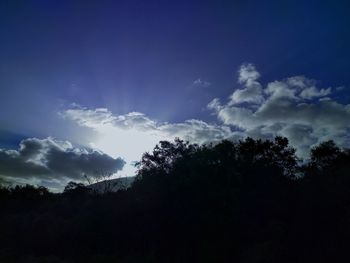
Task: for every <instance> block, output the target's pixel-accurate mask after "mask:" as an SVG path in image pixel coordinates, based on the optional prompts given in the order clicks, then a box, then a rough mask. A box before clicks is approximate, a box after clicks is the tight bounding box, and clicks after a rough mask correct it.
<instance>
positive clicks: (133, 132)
mask: <svg viewBox="0 0 350 263" xmlns="http://www.w3.org/2000/svg"><path fill="white" fill-rule="evenodd" d="M61 116H63V117H65V118H68V119H70V120H73V121H75V122H77V123H78V124H79V125H81V126H84V127H87V128H91V129H93V130H94V131H96V132H97V133H98V136H97V138H94V139H93V141H92V144H91V145H93V146H94V147H96V148H97V149H100V150H102V151H103V152H106V153H107V154H110V155H111V156H122V157H123V158H124V159H125V160H126V161H127V162H129V163H132V162H134V161H138V160H140V158H141V156H142V154H143V153H144V152H146V151H151V150H152V149H153V147H154V146H155V145H156V144H157V143H158V142H159V141H160V140H173V139H174V138H176V137H179V138H182V139H184V140H188V141H190V142H192V143H199V144H202V143H207V142H213V141H219V140H222V139H224V138H228V137H230V136H232V131H231V129H230V128H229V127H228V126H226V125H215V124H209V123H206V122H204V121H201V120H194V119H192V120H186V121H184V122H181V123H166V122H165V123H164V122H158V121H156V120H152V119H151V118H149V117H147V116H146V115H145V114H143V113H139V112H131V113H128V114H124V115H114V114H113V113H112V112H110V111H109V110H107V109H88V108H84V107H74V108H71V109H68V110H66V111H64V112H61ZM123 172H124V173H125V175H126V176H127V175H132V174H133V173H134V172H135V169H134V168H132V167H130V166H127V167H126V169H124V170H123Z"/></svg>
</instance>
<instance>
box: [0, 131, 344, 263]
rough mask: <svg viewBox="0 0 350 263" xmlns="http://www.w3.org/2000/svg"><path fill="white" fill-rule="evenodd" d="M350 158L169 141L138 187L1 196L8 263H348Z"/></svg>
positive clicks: (322, 150) (19, 190)
mask: <svg viewBox="0 0 350 263" xmlns="http://www.w3.org/2000/svg"><path fill="white" fill-rule="evenodd" d="M349 175H350V152H349V150H346V149H340V148H339V147H337V146H336V145H335V144H334V142H331V141H329V142H324V143H321V144H320V145H318V146H316V147H315V148H313V149H311V153H310V160H309V161H308V162H301V160H299V159H298V158H297V156H296V155H295V150H294V149H293V148H292V147H290V146H289V145H288V140H287V139H286V138H282V137H276V138H275V140H274V141H270V140H254V139H252V138H247V139H245V140H242V141H238V142H232V141H228V140H224V141H221V142H219V143H216V144H208V145H196V144H190V143H188V142H184V141H182V140H180V139H176V140H175V141H174V142H168V141H162V142H160V143H159V144H158V145H157V146H156V147H155V148H154V149H153V151H152V152H150V153H145V154H144V155H143V156H142V158H141V160H140V162H139V163H138V173H137V176H136V179H135V181H134V183H133V185H132V187H130V188H128V189H123V190H120V191H118V192H115V193H110V192H108V193H102V194H98V193H95V192H93V191H91V190H89V189H88V188H86V187H85V186H84V185H83V184H80V183H76V182H70V183H69V184H68V185H67V186H66V188H65V190H64V192H63V193H61V194H53V193H50V192H49V191H48V190H47V189H46V188H43V187H33V186H28V185H27V186H16V187H14V188H7V187H0V209H1V216H0V225H1V226H2V227H1V235H0V262H30V260H32V261H33V262H232V261H236V262H308V263H309V262H340V261H344V260H345V261H346V259H348V258H349V256H348V253H347V250H348V249H347V247H348V243H349V241H350V224H349V222H350V179H349V178H350V177H349Z"/></svg>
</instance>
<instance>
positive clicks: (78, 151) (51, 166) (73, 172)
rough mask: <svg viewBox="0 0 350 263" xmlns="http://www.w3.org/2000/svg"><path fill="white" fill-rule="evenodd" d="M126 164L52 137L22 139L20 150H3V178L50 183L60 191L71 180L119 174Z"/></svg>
mask: <svg viewBox="0 0 350 263" xmlns="http://www.w3.org/2000/svg"><path fill="white" fill-rule="evenodd" d="M124 163H125V162H124V161H123V160H122V159H121V158H116V159H114V158H112V157H110V156H108V155H107V154H104V153H102V152H100V151H95V150H91V149H85V148H76V147H73V146H72V144H71V143H70V142H68V141H58V140H55V139H53V138H50V137H49V138H46V139H37V138H28V139H25V140H22V141H21V143H20V145H19V149H17V150H5V149H0V175H2V176H3V177H4V178H5V180H6V181H9V182H11V181H14V182H22V183H37V184H41V185H48V184H49V185H50V186H51V187H52V188H61V187H62V186H63V185H64V184H65V183H66V182H68V181H69V180H76V181H79V180H82V179H83V175H88V176H92V177H98V176H100V175H101V172H105V173H107V172H108V173H116V172H118V171H120V170H121V169H122V168H123V166H124Z"/></svg>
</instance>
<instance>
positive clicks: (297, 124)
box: [208, 64, 350, 156]
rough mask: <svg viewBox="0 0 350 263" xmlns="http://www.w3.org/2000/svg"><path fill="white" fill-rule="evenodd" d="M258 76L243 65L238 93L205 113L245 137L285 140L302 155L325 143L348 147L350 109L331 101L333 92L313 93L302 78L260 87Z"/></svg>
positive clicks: (315, 89)
mask: <svg viewBox="0 0 350 263" xmlns="http://www.w3.org/2000/svg"><path fill="white" fill-rule="evenodd" d="M259 77H260V74H259V72H257V70H256V68H255V66H254V65H252V64H244V65H243V66H241V68H240V70H239V78H238V81H239V83H241V84H242V85H243V88H242V89H238V90H236V91H234V92H233V93H232V94H231V96H230V97H229V100H228V102H227V103H226V104H221V103H220V100H219V99H218V98H215V99H214V100H212V101H211V102H210V103H209V104H208V108H209V109H211V110H213V111H214V113H215V114H216V115H217V117H218V119H219V120H220V121H222V123H223V124H225V125H229V126H232V127H233V129H234V130H235V129H236V130H237V129H238V130H239V131H241V132H242V133H243V134H245V135H246V136H253V137H260V138H270V137H273V136H276V135H282V136H286V137H288V138H289V140H290V142H291V144H292V145H293V146H294V147H296V148H297V150H298V153H299V154H300V155H302V156H305V154H306V153H307V152H308V151H309V149H310V147H311V146H313V145H315V144H317V143H320V142H322V141H324V140H329V139H332V140H334V141H335V142H337V143H338V144H339V145H341V146H343V147H349V146H350V135H349V134H350V133H349V131H350V105H349V104H348V105H344V104H341V103H339V102H337V101H335V100H334V99H332V90H333V89H332V88H326V89H325V88H318V87H317V86H316V84H317V83H316V81H314V80H312V79H308V78H306V77H305V76H295V77H290V78H286V79H282V80H277V81H273V82H270V83H267V85H265V87H263V85H262V84H261V83H260V82H258V79H259ZM252 86H253V87H254V89H252V88H251V87H252ZM337 91H339V90H337Z"/></svg>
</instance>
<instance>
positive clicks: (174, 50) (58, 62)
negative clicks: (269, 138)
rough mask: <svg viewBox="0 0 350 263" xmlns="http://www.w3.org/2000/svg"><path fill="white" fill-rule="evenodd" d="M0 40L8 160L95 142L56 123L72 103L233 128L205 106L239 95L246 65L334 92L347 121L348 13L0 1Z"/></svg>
mask: <svg viewBox="0 0 350 263" xmlns="http://www.w3.org/2000/svg"><path fill="white" fill-rule="evenodd" d="M0 36H1V41H0V146H1V147H6V148H8V146H9V145H17V144H18V141H19V140H20V138H26V137H38V138H46V137H47V136H54V137H56V138H60V139H67V140H70V141H73V142H78V143H83V142H87V141H89V136H93V134H94V132H96V130H94V131H91V129H90V130H87V129H86V127H85V128H84V127H82V126H84V125H81V123H80V124H79V122H78V123H77V119H75V122H74V121H73V122H70V123H68V122H67V120H64V119H63V118H61V117H59V116H58V114H57V113H58V112H61V111H62V110H65V109H67V108H69V107H70V106H69V105H70V104H71V103H76V104H79V105H81V107H86V109H95V108H101V107H103V108H106V109H108V110H109V111H110V112H112V113H113V114H115V115H116V116H117V115H122V114H127V113H129V112H133V111H137V112H141V113H143V114H145V115H147V116H148V117H149V118H150V119H152V120H157V121H159V122H169V123H182V122H184V121H185V120H188V119H198V120H203V121H206V122H208V123H219V124H220V123H221V122H223V123H224V124H227V125H231V124H232V122H231V123H230V122H229V121H228V120H227V119H225V118H224V117H223V115H222V114H221V115H219V114H218V112H217V114H216V113H215V114H214V113H213V112H211V111H210V110H208V109H207V104H208V103H209V102H210V101H212V99H213V98H220V99H221V100H222V101H224V102H225V100H227V98H228V96H230V95H231V94H232V92H233V91H234V90H236V89H238V88H240V87H241V85H240V84H238V83H237V78H238V77H239V73H238V69H239V68H240V67H241V65H244V63H253V64H254V65H255V67H256V68H254V69H251V72H253V71H254V72H255V70H257V71H258V72H259V74H260V78H259V81H260V82H261V83H270V82H273V81H275V80H281V79H285V78H288V77H291V76H296V75H304V76H307V78H310V79H315V80H317V86H318V87H319V88H320V89H321V88H324V89H326V88H328V87H333V89H332V95H330V94H328V93H327V91H324V96H326V95H328V96H330V97H331V98H332V99H335V100H336V101H337V102H338V103H341V104H342V105H345V106H344V107H345V108H344V111H346V105H347V104H349V103H350V99H349V95H350V92H349V86H350V74H349V69H350V48H349V47H350V4H349V3H348V1H334V0H333V1H326V0H325V1H219V0H216V1H189V0H187V1H144V0H136V1H132V0H128V1H72V0H69V1H68V0H67V1H64V0H60V1H54V0H50V1H47V0H37V1H35V0H33V1H24V0H23V1H21V0H18V1H13V0H8V1H6V0H4V1H1V2H0ZM246 69H247V68H246ZM248 71H249V67H248ZM251 79H253V80H254V81H255V80H256V78H255V77H253V78H251ZM196 80H197V82H196ZM199 80H200V81H199ZM241 84H242V83H241ZM244 85H246V87H248V86H249V83H248V82H247V83H246V84H244ZM259 85H260V84H259ZM340 86H342V87H343V88H342V92H341V94H340V93H333V91H335V90H336V89H335V88H336V87H340ZM339 90H340V89H339ZM266 94H267V93H265V95H266ZM320 94H321V93H320ZM308 96H309V97H310V96H311V95H310V94H309V95H308ZM312 96H314V95H312ZM312 96H311V97H312ZM319 97H320V96H319ZM312 98H318V97H317V96H314V97H312ZM242 102H244V101H242ZM245 102H247V101H245ZM249 102H251V101H249ZM227 105H228V107H229V106H230V105H231V104H230V103H228V104H227ZM225 107H226V106H225ZM315 107H318V106H315ZM320 107H321V106H320ZM349 107H350V106H349ZM217 109H219V108H217ZM70 117H72V116H70ZM218 118H219V120H220V121H221V122H220V121H218ZM322 118H323V117H322ZM236 120H237V118H236ZM293 123H295V121H294V120H293ZM305 123H306V122H305V121H304V122H302V125H304V124H305ZM317 125H319V124H317ZM237 127H239V128H242V127H241V126H239V125H238V124H237V123H236V122H235V123H234V124H233V125H232V128H233V129H237ZM312 127H313V128H312V129H313V130H315V126H312ZM342 127H343V126H342ZM344 127H345V126H344ZM90 128H91V127H90ZM163 128H164V127H163ZM163 128H162V129H163ZM255 128H257V127H255ZM255 128H254V129H255ZM164 129H165V128H164ZM249 129H250V131H252V128H251V127H250V126H249ZM249 129H248V126H244V128H243V130H249ZM283 131H284V132H285V130H283ZM171 134H172V133H171ZM318 134H319V133H318ZM317 136H318V135H317ZM16 147H17V146H16Z"/></svg>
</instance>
